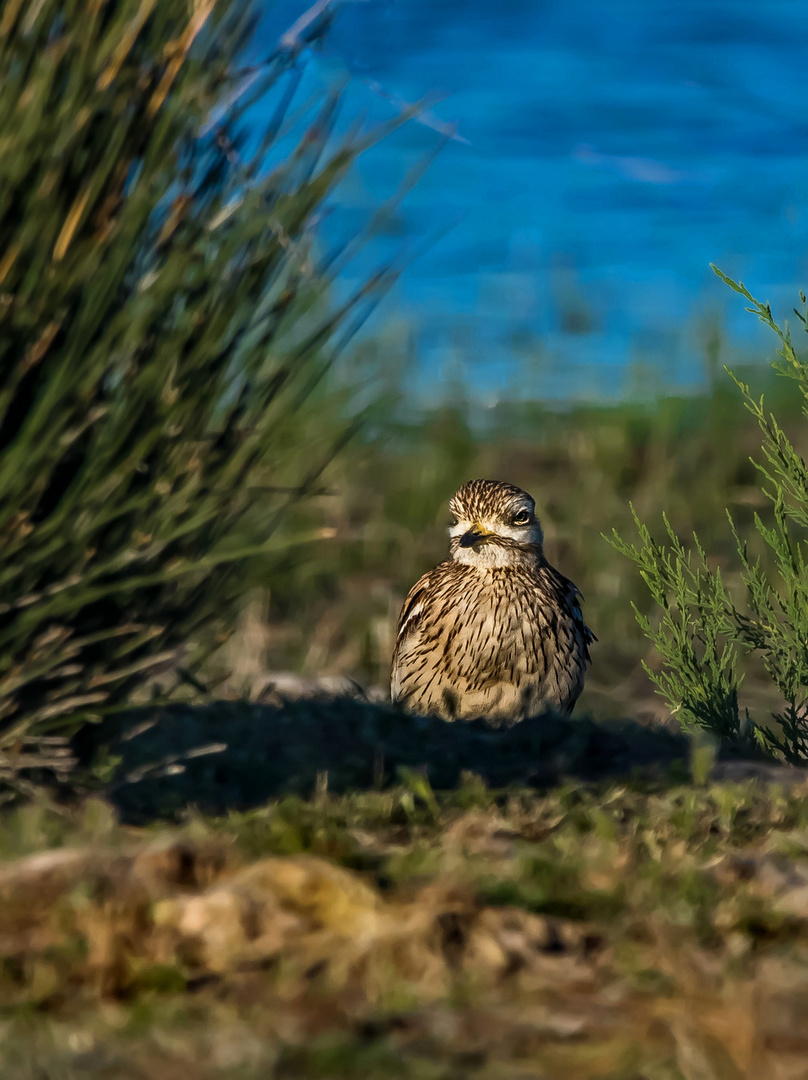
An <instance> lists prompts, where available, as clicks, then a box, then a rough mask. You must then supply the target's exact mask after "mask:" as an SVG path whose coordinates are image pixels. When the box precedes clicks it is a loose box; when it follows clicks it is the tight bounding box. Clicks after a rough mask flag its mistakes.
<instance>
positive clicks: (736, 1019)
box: [0, 755, 808, 1080]
mask: <svg viewBox="0 0 808 1080" xmlns="http://www.w3.org/2000/svg"><path fill="white" fill-rule="evenodd" d="M684 779H685V778H684V777H682V776H681V775H680V777H679V779H677V778H676V777H674V776H672V775H671V776H668V777H666V776H665V774H664V773H663V774H661V775H660V776H659V777H658V779H657V780H656V781H654V782H652V783H648V782H633V783H629V784H625V783H622V784H617V785H615V784H614V783H608V784H602V785H598V786H592V787H582V786H581V785H579V784H576V785H574V786H573V785H562V786H561V787H558V788H556V789H554V790H552V791H550V792H548V793H546V794H544V795H539V794H537V793H536V792H535V791H530V790H527V789H523V788H518V787H513V788H511V789H509V790H507V791H501V792H496V791H490V790H487V789H486V788H485V786H484V785H483V784H482V783H481V782H480V781H478V780H476V779H475V778H474V777H472V776H467V777H466V779H465V781H464V782H463V783H461V784H460V785H459V786H458V788H457V789H456V790H455V791H454V792H452V793H449V794H443V795H441V794H440V793H433V792H432V791H431V789H430V788H429V786H428V785H426V784H424V783H423V781H422V780H420V779H419V778H418V777H417V776H411V777H409V778H407V780H406V782H405V783H404V784H403V785H399V786H396V787H394V788H391V789H389V790H387V791H385V792H378V791H376V792H373V791H365V792H357V793H355V794H352V795H347V796H342V797H335V796H333V795H330V794H329V793H328V792H327V791H326V790H323V791H322V792H321V793H320V794H319V795H318V796H317V797H316V798H315V799H314V800H313V801H310V802H303V801H301V800H299V799H297V798H293V797H287V798H285V799H282V800H281V801H279V802H274V803H271V804H269V805H268V806H265V807H263V808H258V809H256V810H254V811H251V812H248V813H242V814H236V813H231V814H229V815H227V816H226V817H224V818H219V819H204V818H201V817H199V816H192V817H191V818H190V819H189V820H188V821H187V823H186V825H185V826H184V827H182V828H180V829H173V830H166V829H165V827H159V826H153V827H151V828H149V829H147V830H145V831H143V830H134V829H131V828H123V827H121V826H120V825H118V824H117V823H116V821H115V818H114V815H113V814H112V812H111V811H110V809H109V807H108V806H107V805H106V804H104V803H100V802H94V801H91V802H89V803H88V804H86V805H85V807H84V808H83V809H82V810H80V811H77V812H76V813H72V814H66V813H65V812H64V811H62V812H60V813H58V814H54V813H53V812H52V811H49V810H48V809H46V808H45V807H42V806H37V805H30V806H28V807H26V808H24V809H21V810H18V811H15V812H12V813H10V814H9V815H8V816H7V817H6V820H5V826H4V829H3V831H2V834H0V857H2V860H3V861H2V863H0V898H2V903H0V1072H2V1075H3V1077H4V1078H7V1080H34V1078H35V1077H36V1078H41V1077H45V1076H47V1077H65V1078H68V1077H79V1076H81V1077H87V1078H96V1077H97V1078H99V1080H100V1078H101V1077H108V1076H115V1077H116V1080H117V1078H120V1080H147V1078H148V1080H173V1078H174V1077H178V1076H194V1077H197V1078H199V1080H208V1078H211V1080H213V1078H217V1077H239V1078H242V1080H250V1078H256V1080H257V1078H258V1077H261V1078H270V1077H272V1078H278V1080H280V1078H290V1080H291V1078H292V1077H294V1078H296V1080H297V1078H301V1080H305V1078H309V1077H310V1078H312V1080H314V1078H322V1080H336V1078H338V1077H343V1078H346V1080H347V1078H352V1080H390V1078H391V1077H393V1078H402V1080H404V1078H407V1080H409V1078H412V1080H460V1078H461V1077H479V1078H480V1080H502V1078H503V1077H509V1076H513V1077H520V1078H535V1080H555V1078H557V1077H561V1076H563V1077H568V1078H569V1080H742V1078H749V1077H767V1078H772V1080H774V1078H778V1080H779V1078H782V1080H787V1078H793V1080H797V1078H799V1077H803V1076H804V1075H805V1062H806V1058H807V1057H808V1041H806V1034H805V1025H804V1017H805V1013H806V1009H808V962H807V961H808V900H807V899H806V897H807V896H808V839H807V838H808V800H807V799H806V793H807V789H806V786H805V780H804V777H803V776H802V775H801V774H800V773H798V772H796V771H793V770H792V771H790V772H786V771H785V770H784V771H783V773H782V775H780V776H779V777H775V778H774V779H773V780H772V779H768V780H766V779H761V778H758V779H741V778H740V776H735V777H733V776H732V775H731V774H727V773H726V772H724V773H723V774H720V775H719V773H718V772H717V773H716V774H715V775H714V776H712V777H711V775H710V767H709V762H708V761H704V760H699V758H698V755H697V756H696V758H695V759H694V763H693V781H694V782H689V783H688V782H683V780H684Z"/></svg>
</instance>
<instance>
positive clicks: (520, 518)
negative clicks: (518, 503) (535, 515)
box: [513, 510, 530, 525]
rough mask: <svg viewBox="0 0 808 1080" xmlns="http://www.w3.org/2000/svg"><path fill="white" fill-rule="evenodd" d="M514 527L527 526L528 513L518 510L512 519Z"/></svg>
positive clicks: (528, 520) (528, 522) (528, 521)
mask: <svg viewBox="0 0 808 1080" xmlns="http://www.w3.org/2000/svg"><path fill="white" fill-rule="evenodd" d="M513 524H514V525H529V524H530V511H528V510H520V511H519V513H518V514H516V515H515V516H514V518H513Z"/></svg>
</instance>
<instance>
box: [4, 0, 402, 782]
mask: <svg viewBox="0 0 808 1080" xmlns="http://www.w3.org/2000/svg"><path fill="white" fill-rule="evenodd" d="M250 30H251V12H250V5H249V3H248V2H246V0H220V2H216V0H197V2H196V3H194V4H190V5H189V4H188V3H187V2H186V0H160V2H159V4H158V3H155V2H154V0H121V2H117V3H112V2H103V0H102V2H99V3H94V4H75V3H69V2H66V0H44V2H40V3H37V4H34V5H22V4H19V3H10V4H6V5H4V6H3V8H2V12H1V13H0V70H2V72H3V80H2V86H0V778H2V777H5V778H7V779H8V778H10V777H12V776H19V773H20V770H21V769H23V768H25V767H27V766H31V765H33V766H38V765H49V766H51V767H54V768H57V769H61V770H62V771H64V769H66V768H67V767H68V765H69V761H68V759H67V758H65V757H64V756H60V754H63V748H60V745H59V742H58V738H59V735H60V732H63V730H64V729H65V726H69V727H75V726H76V725H77V724H80V723H81V722H82V721H83V720H85V719H86V718H87V717H88V716H92V715H94V714H96V713H98V712H100V711H102V710H105V709H108V708H110V707H111V706H113V705H114V704H115V703H116V702H119V701H121V700H122V699H125V698H126V697H127V696H128V695H130V694H131V692H132V691H133V689H134V688H135V687H136V686H137V685H138V684H139V683H140V682H141V681H142V680H143V678H144V677H145V676H146V675H148V674H149V673H153V672H154V671H156V670H158V669H159V667H160V665H161V664H162V665H165V664H167V663H170V662H172V661H176V659H177V657H178V655H179V654H180V652H181V651H183V652H184V656H185V662H186V663H187V664H189V665H191V666H192V665H193V663H194V661H195V658H196V657H197V656H198V655H201V654H203V653H204V652H205V651H206V650H207V649H208V648H209V647H210V646H211V644H212V642H213V641H215V640H217V634H219V633H220V632H222V631H223V630H224V629H225V628H226V627H227V626H228V625H229V624H230V623H231V621H232V618H233V614H234V612H235V610H236V608H237V606H238V602H239V599H240V597H241V595H242V593H243V589H244V584H243V580H242V578H241V577H240V574H239V569H238V568H239V565H240V563H241V562H242V561H243V559H244V558H245V556H247V555H249V554H251V553H252V554H254V553H261V552H264V551H265V550H266V547H267V544H268V543H269V542H270V538H271V535H272V533H273V532H274V531H275V528H276V526H277V524H278V521H279V520H280V519H281V518H282V516H283V515H284V513H285V511H286V509H287V508H288V506H289V505H290V504H292V503H294V502H295V501H297V500H299V499H301V498H303V497H305V496H306V495H308V494H309V493H310V492H311V491H312V490H313V489H314V488H315V487H316V485H317V480H318V476H319V474H320V472H321V470H322V468H323V466H324V464H325V463H326V462H327V461H328V460H329V458H330V457H331V455H332V453H333V451H334V449H335V447H336V446H338V445H340V444H341V443H342V442H343V441H344V439H345V437H346V432H345V430H344V425H343V426H342V427H339V426H337V425H332V426H331V427H325V428H323V429H322V430H320V431H319V432H318V433H316V434H313V422H312V415H311V405H310V402H311V400H312V394H313V392H314V391H315V390H316V388H317V386H318V384H319V383H320V381H321V380H322V378H323V376H324V374H325V373H326V371H327V369H328V365H329V362H330V360H331V358H332V356H333V352H334V349H335V348H336V347H337V346H338V345H339V343H340V338H342V339H344V338H345V336H346V334H347V333H348V332H349V331H350V328H351V325H352V323H353V322H354V321H355V318H356V317H359V316H361V313H362V305H365V304H367V303H369V302H372V300H373V297H374V295H375V293H377V292H378V291H379V290H380V289H381V288H383V287H384V285H385V281H386V277H387V274H386V272H385V271H382V272H380V273H379V274H378V275H376V276H375V277H374V279H373V280H372V281H371V282H369V283H368V284H367V285H366V286H364V287H362V288H360V289H359V290H358V292H357V293H356V294H355V295H354V296H352V297H351V298H349V299H348V300H347V301H345V302H344V304H343V305H342V306H340V307H338V308H336V309H334V308H333V306H331V305H329V303H328V284H329V282H328V279H327V276H326V275H325V274H320V273H318V272H317V270H316V268H315V266H314V263H313V259H312V232H313V228H314V225H315V223H316V222H315V219H316V216H317V214H318V212H319V208H320V207H321V204H322V202H323V200H324V199H325V198H326V197H327V196H328V195H329V193H330V192H331V191H332V190H333V188H334V186H335V185H336V184H337V183H338V181H339V180H340V178H341V177H342V176H343V175H344V174H345V172H346V170H347V169H348V167H349V166H350V164H351V162H352V161H353V160H354V159H355V157H356V155H357V154H358V153H360V152H362V151H363V150H364V149H365V148H366V147H367V146H369V145H370V144H371V142H373V141H374V140H375V139H376V138H378V137H379V136H380V135H382V134H384V132H383V131H380V130H377V131H374V132H372V133H371V134H363V133H361V132H360V131H359V130H358V129H354V131H353V133H352V134H350V135H348V136H347V137H346V138H345V139H344V140H342V141H341V142H340V141H338V140H336V139H335V137H334V117H335V114H336V109H337V106H338V97H337V96H331V97H328V98H327V99H326V100H325V101H324V102H323V103H322V106H321V108H320V109H319V112H318V113H317V115H315V116H313V118H312V119H311V122H310V124H309V126H308V127H307V128H306V129H305V130H300V131H297V132H296V130H295V122H294V121H293V120H292V119H290V117H289V107H290V104H291V102H292V99H293V96H294V90H295V87H296V85H297V81H298V78H299V73H298V72H297V70H296V65H295V61H296V60H297V57H298V54H299V52H300V50H301V48H302V47H303V43H301V42H297V43H295V42H289V41H284V43H283V45H282V46H280V47H279V49H278V51H277V52H276V53H275V54H274V55H273V56H271V57H270V58H269V59H268V60H267V61H266V62H264V63H262V64H261V65H260V66H259V67H257V68H256V69H254V70H251V71H249V72H238V71H237V70H236V63H237V59H238V57H239V55H240V52H241V50H242V48H243V46H244V44H245V42H246V40H247V37H248V35H249V33H250ZM315 32H316V28H309V36H310V34H311V33H315ZM258 100H261V101H262V102H263V103H264V106H269V107H268V108H266V113H267V115H271V119H270V120H269V121H268V122H267V124H266V128H265V131H264V134H263V138H262V139H261V140H260V143H259V145H258V146H257V147H255V148H250V147H251V144H248V140H247V138H246V135H245V130H244V129H245V125H243V123H242V121H243V118H244V115H245V112H246V111H247V110H248V109H249V108H251V107H252V106H253V105H255V103H256V102H257V101H258ZM401 119H402V118H401V117H398V118H396V120H395V121H393V122H392V123H393V124H394V123H398V122H400V120H401ZM251 123H252V125H253V129H254V123H255V121H254V119H253V120H252V121H251ZM297 123H298V124H299V123H300V121H299V120H298V121H297ZM307 410H308V411H307Z"/></svg>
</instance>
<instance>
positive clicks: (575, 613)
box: [566, 578, 598, 659]
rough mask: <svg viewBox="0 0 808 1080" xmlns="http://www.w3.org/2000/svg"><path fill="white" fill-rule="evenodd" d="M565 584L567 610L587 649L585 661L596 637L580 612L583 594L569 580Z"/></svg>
mask: <svg viewBox="0 0 808 1080" xmlns="http://www.w3.org/2000/svg"><path fill="white" fill-rule="evenodd" d="M566 584H567V597H566V599H567V603H568V605H569V609H570V611H571V612H572V618H573V620H574V622H575V624H576V625H577V626H578V627H580V630H581V634H582V636H583V639H584V641H585V643H586V647H587V659H589V646H590V645H591V644H592V642H593V641H597V640H598V639H597V637H596V636H595V635H594V634H593V633H592V631H591V630H590V629H589V627H588V626H587V625H586V623H585V622H584V613H583V611H582V610H581V601H582V600H583V598H584V594H583V593H582V592H581V590H580V589H579V588H578V586H577V585H575V584H574V583H573V582H572V581H570V580H569V578H567V579H566Z"/></svg>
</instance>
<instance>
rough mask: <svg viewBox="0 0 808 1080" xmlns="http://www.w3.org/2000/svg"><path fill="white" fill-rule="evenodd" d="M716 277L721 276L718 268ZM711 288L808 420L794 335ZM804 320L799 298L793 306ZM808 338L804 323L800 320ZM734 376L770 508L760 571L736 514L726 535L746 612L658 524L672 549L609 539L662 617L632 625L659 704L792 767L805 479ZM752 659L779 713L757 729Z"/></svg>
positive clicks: (802, 629) (645, 538) (756, 308)
mask: <svg viewBox="0 0 808 1080" xmlns="http://www.w3.org/2000/svg"><path fill="white" fill-rule="evenodd" d="M714 269H716V268H714ZM716 273H717V274H718V276H719V277H720V278H721V279H722V280H723V281H725V282H726V283H727V284H728V285H729V286H730V287H731V288H732V289H734V291H735V292H737V293H740V294H741V295H742V296H743V297H744V298H745V299H746V300H747V301H748V303H749V305H750V306H749V307H748V308H747V310H748V311H750V312H751V313H752V314H755V315H757V316H758V318H759V319H760V321H761V322H763V323H764V324H765V325H766V326H768V327H769V328H770V329H771V330H772V331H773V332H774V333H775V334H776V336H777V339H778V342H779V349H778V352H777V356H778V359H777V360H776V361H775V362H774V363H773V365H772V366H773V368H774V370H775V372H776V373H777V374H778V375H781V376H784V377H786V378H788V379H791V380H793V381H794V382H795V383H796V384H797V388H798V390H799V392H800V395H801V398H802V414H803V417H806V416H808V364H806V362H805V361H804V360H802V359H801V358H800V357H799V356H798V355H797V353H796V351H795V349H794V345H793V343H792V339H791V333H790V330H789V328H788V325H787V324H786V326H785V328H784V329H781V328H780V326H779V325H778V324H777V323H776V322H775V320H774V317H773V315H772V311H771V307H770V306H769V304H767V303H766V304H764V303H761V302H760V301H758V300H756V299H755V298H754V297H753V296H752V295H751V293H750V292H749V291H748V290H747V289H746V288H745V287H744V286H743V285H742V284H738V283H736V282H734V281H732V280H730V279H729V278H728V277H726V276H725V275H724V274H722V273H721V272H720V271H719V270H717V269H716ZM800 298H801V300H802V304H803V309H805V297H804V296H803V295H802V294H800ZM796 314H797V316H798V317H799V319H800V320H801V322H802V323H803V325H804V326H805V327H806V329H808V324H807V323H806V315H805V312H804V310H803V313H800V312H797V313H796ZM729 374H730V376H731V377H732V378H733V380H734V381H735V383H736V385H737V386H738V388H739V389H740V391H741V394H742V395H743V399H744V402H745V404H746V407H747V409H748V410H749V412H750V413H751V414H752V415H753V416H754V418H755V419H756V420H757V423H758V425H759V427H760V430H761V432H762V433H763V443H762V450H763V461H762V462H756V463H755V467H756V469H757V470H758V473H759V476H760V477H761V478H762V484H761V488H762V494H763V497H764V499H765V500H766V501H767V503H768V504H769V505H770V507H771V513H770V515H767V518H768V521H767V520H766V519H764V517H763V516H762V515H761V514H760V513H758V512H755V514H754V517H753V521H754V526H755V529H756V531H757V534H758V536H759V538H760V539H761V540H762V542H763V548H764V551H765V553H766V560H765V562H764V559H763V558H762V557H761V554H759V553H756V554H754V555H753V554H752V553H751V552H750V545H749V541H748V540H747V539H745V538H744V537H743V536H742V535H741V531H740V530H739V528H738V527H737V525H736V523H735V521H734V520H733V517H732V515H731V514H729V511H728V516H729V519H730V526H731V529H732V533H733V536H734V539H735V544H736V548H737V553H738V556H739V558H740V564H741V572H740V584H741V585H742V586H743V593H744V602H743V603H741V600H740V597H738V596H736V595H735V594H734V593H733V592H732V591H730V590H728V588H727V587H726V585H725V582H724V579H723V578H722V575H721V571H720V569H719V568H716V567H714V566H711V565H710V564H709V563H708V559H707V555H706V552H705V550H704V548H703V546H702V544H701V543H700V542H699V539H698V536H696V535H695V534H694V536H693V550H691V549H688V548H687V547H686V546H685V545H684V544H683V543H682V541H681V540H680V539H679V537H678V536H677V534H676V532H675V531H674V529H673V528H672V527H671V525H670V522H669V521H668V519H667V517H665V518H664V521H665V527H666V530H667V535H668V539H667V542H663V543H659V542H657V541H656V540H654V538H653V537H652V536H651V533H650V531H649V529H648V528H647V526H645V525H644V524H643V523H642V522H641V521H640V519H639V517H638V516H637V514H636V513H635V515H634V520H635V522H636V525H637V527H638V530H639V544H638V545H636V544H632V543H629V542H627V541H626V540H624V539H623V538H622V537H621V536H620V535H619V533H618V532H617V530H615V531H614V532H613V539H612V541H611V542H612V544H613V546H614V547H615V548H616V549H617V550H618V551H619V552H621V553H622V554H623V555H626V556H627V557H628V558H629V559H630V560H631V561H632V562H633V563H634V564H635V566H636V567H637V569H638V570H639V572H640V575H641V576H642V578H643V580H644V581H645V583H646V585H647V586H648V589H649V591H650V593H651V596H652V598H653V600H654V601H655V603H656V605H657V606H658V608H659V609H660V614H659V617H658V618H657V619H655V620H653V621H652V620H651V619H650V618H649V617H648V616H647V615H646V614H644V613H643V612H642V611H640V610H639V609H638V608H636V607H635V613H636V616H637V621H638V622H639V624H640V626H641V628H642V630H643V632H644V633H645V635H646V636H647V637H649V638H650V639H651V640H652V642H653V643H654V646H655V648H656V650H657V653H658V655H659V659H660V660H661V662H662V666H661V669H657V668H654V669H652V668H651V667H647V668H646V670H648V672H649V674H650V676H651V678H652V680H653V681H654V683H655V684H656V686H657V688H658V690H659V692H660V693H661V694H662V695H663V697H664V698H665V699H666V701H667V702H668V704H669V705H670V707H671V708H672V710H673V711H674V713H675V714H676V715H677V716H678V717H679V719H680V720H681V722H682V724H683V725H684V726H685V727H688V726H690V727H692V726H695V727H699V728H703V729H705V730H707V731H709V732H712V733H713V734H715V735H717V736H718V737H720V738H722V739H730V740H737V739H741V738H744V737H747V736H752V737H754V738H755V740H756V741H757V742H758V743H759V745H761V746H762V747H763V748H764V749H766V750H767V751H769V752H775V753H778V754H780V755H782V756H783V757H784V758H785V759H786V760H787V761H790V762H792V763H795V764H796V763H805V761H806V760H808V603H806V601H807V600H808V563H807V562H806V557H807V555H808V548H806V534H805V530H806V528H808V467H806V464H805V461H804V459H803V457H802V456H801V454H800V453H799V452H798V451H797V449H796V448H795V446H794V445H793V443H792V441H791V440H790V438H789V437H788V435H787V434H786V432H785V431H784V429H783V427H782V426H781V424H780V423H779V422H778V420H777V419H776V417H775V416H774V415H773V414H772V413H770V412H769V411H767V410H766V408H765V407H764V399H763V397H760V398H755V397H753V396H752V393H751V391H750V388H749V386H748V385H747V384H745V383H743V382H741V381H740V380H739V379H737V378H736V377H735V376H734V375H732V373H731V372H729ZM749 653H755V654H757V655H758V657H759V658H760V660H761V662H762V664H763V667H764V668H765V671H766V672H767V674H768V676H769V677H770V679H771V680H772V682H773V684H774V686H775V687H776V690H777V692H778V694H779V696H780V698H781V700H782V701H783V705H782V708H780V709H777V710H775V711H774V712H773V713H772V721H773V723H768V722H762V721H760V720H758V719H756V718H753V717H752V716H751V715H750V712H749V710H748V709H743V710H742V709H741V707H740V705H739V689H740V687H741V683H742V679H743V670H742V667H743V665H742V663H741V661H742V658H743V657H744V656H745V655H747V654H749Z"/></svg>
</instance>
